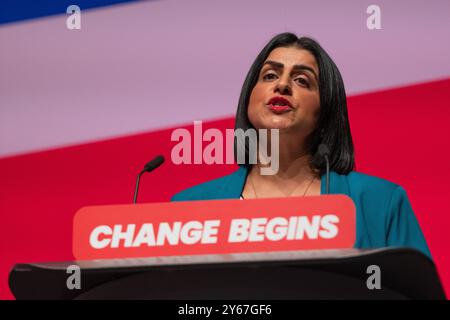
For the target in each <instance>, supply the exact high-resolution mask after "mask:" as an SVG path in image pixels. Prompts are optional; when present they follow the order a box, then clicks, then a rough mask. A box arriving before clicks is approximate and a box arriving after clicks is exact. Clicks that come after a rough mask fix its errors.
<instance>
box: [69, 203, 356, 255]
mask: <svg viewBox="0 0 450 320" xmlns="http://www.w3.org/2000/svg"><path fill="white" fill-rule="evenodd" d="M355 215H356V214H355V205H354V203H353V201H352V200H351V198H349V197H348V196H345V195H323V196H311V197H289V198H272V199H249V200H207V201H189V202H166V203H148V204H133V205H107V206H92V207H84V208H81V209H80V210H79V211H78V212H77V213H76V215H75V217H74V227H73V253H74V256H75V258H76V259H77V260H91V259H114V258H138V257H158V256H178V255H196V254H224V253H242V252H268V251H291V250H319V249H343V248H352V247H353V245H354V242H355V237H356V217H355Z"/></svg>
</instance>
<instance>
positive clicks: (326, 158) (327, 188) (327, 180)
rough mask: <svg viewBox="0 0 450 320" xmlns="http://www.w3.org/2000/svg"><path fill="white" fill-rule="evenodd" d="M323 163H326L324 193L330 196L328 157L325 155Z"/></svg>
mask: <svg viewBox="0 0 450 320" xmlns="http://www.w3.org/2000/svg"><path fill="white" fill-rule="evenodd" d="M325 162H326V170H327V172H326V173H327V175H326V193H327V194H330V160H329V159H328V155H325Z"/></svg>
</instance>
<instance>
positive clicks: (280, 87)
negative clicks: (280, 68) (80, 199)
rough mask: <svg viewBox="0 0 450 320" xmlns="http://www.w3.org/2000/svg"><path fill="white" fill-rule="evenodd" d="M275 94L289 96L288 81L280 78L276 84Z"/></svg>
mask: <svg viewBox="0 0 450 320" xmlns="http://www.w3.org/2000/svg"><path fill="white" fill-rule="evenodd" d="M275 92H279V93H280V94H288V95H290V94H291V93H292V90H291V85H290V83H289V80H288V79H286V78H280V80H279V81H278V82H277V84H276V87H275Z"/></svg>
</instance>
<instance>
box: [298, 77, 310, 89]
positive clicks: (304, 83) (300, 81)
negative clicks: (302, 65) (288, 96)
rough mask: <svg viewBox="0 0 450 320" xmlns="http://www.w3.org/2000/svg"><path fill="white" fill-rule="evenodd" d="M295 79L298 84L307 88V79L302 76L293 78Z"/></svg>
mask: <svg viewBox="0 0 450 320" xmlns="http://www.w3.org/2000/svg"><path fill="white" fill-rule="evenodd" d="M295 81H296V82H297V83H299V84H300V85H302V86H305V87H308V88H309V83H308V81H307V80H306V79H304V78H297V79H295Z"/></svg>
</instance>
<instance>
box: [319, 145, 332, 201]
mask: <svg viewBox="0 0 450 320" xmlns="http://www.w3.org/2000/svg"><path fill="white" fill-rule="evenodd" d="M317 153H318V155H319V157H321V158H323V159H325V164H326V192H325V193H326V194H329V193H330V159H329V156H330V149H329V148H328V146H327V145H326V144H324V143H321V144H319V147H318V148H317Z"/></svg>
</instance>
